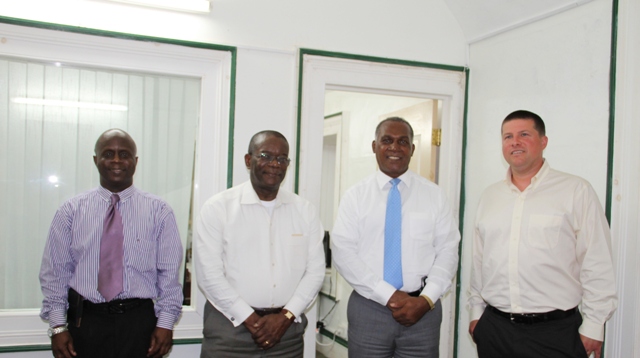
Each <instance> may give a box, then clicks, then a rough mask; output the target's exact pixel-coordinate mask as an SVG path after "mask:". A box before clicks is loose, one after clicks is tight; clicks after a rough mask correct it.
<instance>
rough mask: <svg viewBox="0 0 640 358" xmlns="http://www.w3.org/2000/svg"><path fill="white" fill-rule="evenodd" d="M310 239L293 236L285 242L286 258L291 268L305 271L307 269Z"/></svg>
mask: <svg viewBox="0 0 640 358" xmlns="http://www.w3.org/2000/svg"><path fill="white" fill-rule="evenodd" d="M308 245H309V237H308V236H305V235H303V234H292V235H291V236H288V237H286V239H285V240H284V248H285V250H286V257H287V259H288V261H289V262H290V265H291V268H292V269H296V270H301V269H302V270H304V269H305V268H306V267H307V257H308V255H309V252H308V249H307V248H308Z"/></svg>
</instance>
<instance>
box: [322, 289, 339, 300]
mask: <svg viewBox="0 0 640 358" xmlns="http://www.w3.org/2000/svg"><path fill="white" fill-rule="evenodd" d="M319 294H320V296H322V297H325V298H328V299H330V300H331V301H333V302H338V299H337V298H335V297H333V296H331V295H330V294H328V293H324V292H322V291H320V292H319Z"/></svg>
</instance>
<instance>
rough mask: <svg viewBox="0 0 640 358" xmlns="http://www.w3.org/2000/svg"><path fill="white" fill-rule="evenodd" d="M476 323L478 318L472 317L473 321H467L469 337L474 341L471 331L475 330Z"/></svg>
mask: <svg viewBox="0 0 640 358" xmlns="http://www.w3.org/2000/svg"><path fill="white" fill-rule="evenodd" d="M477 324H478V320H477V319H474V320H473V321H471V323H469V334H470V335H471V339H473V341H474V342H475V341H476V337H474V336H473V331H475V330H476V325H477Z"/></svg>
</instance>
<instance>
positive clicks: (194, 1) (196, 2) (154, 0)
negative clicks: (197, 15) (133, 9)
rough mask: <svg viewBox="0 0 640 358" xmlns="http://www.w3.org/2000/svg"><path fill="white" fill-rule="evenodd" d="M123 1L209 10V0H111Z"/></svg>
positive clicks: (187, 9) (171, 7)
mask: <svg viewBox="0 0 640 358" xmlns="http://www.w3.org/2000/svg"><path fill="white" fill-rule="evenodd" d="M111 1H116V2H123V3H127V4H136V5H143V6H151V7H159V8H163V9H171V10H180V11H193V12H209V11H210V2H209V0H111Z"/></svg>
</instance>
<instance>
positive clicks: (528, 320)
mask: <svg viewBox="0 0 640 358" xmlns="http://www.w3.org/2000/svg"><path fill="white" fill-rule="evenodd" d="M487 309H488V310H489V311H491V312H493V313H495V314H496V315H498V316H500V317H502V318H506V319H508V320H510V321H511V323H516V324H536V323H542V322H549V321H555V320H558V319H563V318H567V317H571V316H573V315H574V314H576V312H578V307H574V308H572V309H570V310H566V311H563V310H555V311H551V312H542V313H508V312H502V311H500V310H499V309H497V308H495V307H493V306H487Z"/></svg>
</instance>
